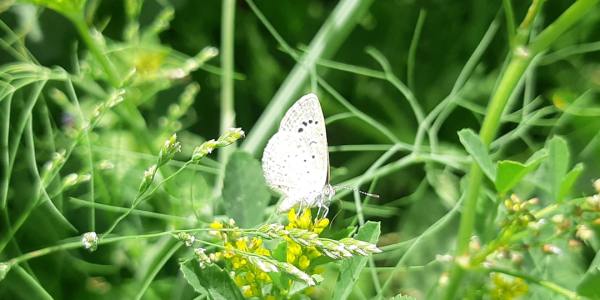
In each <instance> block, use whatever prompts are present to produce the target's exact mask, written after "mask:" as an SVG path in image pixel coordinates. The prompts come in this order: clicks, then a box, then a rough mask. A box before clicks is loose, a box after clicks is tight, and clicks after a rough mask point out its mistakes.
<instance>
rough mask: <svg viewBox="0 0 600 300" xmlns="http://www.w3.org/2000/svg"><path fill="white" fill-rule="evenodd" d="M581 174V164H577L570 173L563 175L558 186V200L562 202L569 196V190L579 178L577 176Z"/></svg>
mask: <svg viewBox="0 0 600 300" xmlns="http://www.w3.org/2000/svg"><path fill="white" fill-rule="evenodd" d="M581 172H583V164H581V163H578V164H576V165H575V167H573V169H571V171H569V173H567V175H565V177H564V179H563V181H562V182H561V184H560V190H559V192H558V199H560V200H563V199H565V197H567V196H568V195H569V193H570V192H571V188H572V187H573V185H574V184H575V182H576V181H577V178H579V175H581Z"/></svg>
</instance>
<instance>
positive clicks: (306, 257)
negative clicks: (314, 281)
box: [285, 208, 329, 273]
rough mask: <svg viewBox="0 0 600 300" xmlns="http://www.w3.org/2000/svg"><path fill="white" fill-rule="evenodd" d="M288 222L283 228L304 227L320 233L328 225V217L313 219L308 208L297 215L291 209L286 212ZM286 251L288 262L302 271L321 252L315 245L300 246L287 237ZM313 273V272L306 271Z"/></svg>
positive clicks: (306, 268) (307, 267)
mask: <svg viewBox="0 0 600 300" xmlns="http://www.w3.org/2000/svg"><path fill="white" fill-rule="evenodd" d="M288 221H289V224H288V225H287V226H286V227H285V229H287V230H289V229H294V228H298V229H304V230H307V231H311V232H314V233H316V234H320V233H321V232H323V230H324V229H325V228H326V227H327V225H329V219H327V218H323V219H315V220H314V221H313V219H312V215H311V212H310V208H307V209H305V210H304V211H303V212H302V214H301V215H300V216H299V217H298V216H297V215H296V210H295V209H293V208H292V209H291V210H290V211H289V213H288ZM286 240H287V252H286V260H287V262H288V263H289V264H292V265H294V266H296V267H298V268H300V269H301V270H303V271H306V270H308V269H309V267H310V262H311V260H313V259H315V258H317V257H319V256H321V253H320V252H319V251H318V250H317V249H316V248H315V247H302V246H301V245H300V244H298V243H296V242H294V241H292V240H291V239H289V238H287V239H286ZM308 273H313V272H308Z"/></svg>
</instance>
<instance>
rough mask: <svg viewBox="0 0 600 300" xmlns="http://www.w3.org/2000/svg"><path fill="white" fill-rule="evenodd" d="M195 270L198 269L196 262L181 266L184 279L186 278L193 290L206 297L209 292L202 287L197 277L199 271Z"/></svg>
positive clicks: (181, 264) (192, 261)
mask: <svg viewBox="0 0 600 300" xmlns="http://www.w3.org/2000/svg"><path fill="white" fill-rule="evenodd" d="M195 268H198V262H197V261H195V260H191V261H188V262H185V263H180V264H179V269H180V270H181V273H183V278H185V280H187V282H188V283H189V284H190V285H191V286H192V288H194V291H196V292H197V293H199V294H203V295H206V294H207V293H208V291H207V290H206V289H205V288H204V287H202V285H200V280H198V276H196V272H197V271H195V270H194V269H195Z"/></svg>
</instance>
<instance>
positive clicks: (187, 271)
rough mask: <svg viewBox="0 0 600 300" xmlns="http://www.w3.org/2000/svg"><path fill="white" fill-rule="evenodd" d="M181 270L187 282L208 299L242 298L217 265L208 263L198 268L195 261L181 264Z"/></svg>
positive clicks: (227, 276) (225, 273)
mask: <svg viewBox="0 0 600 300" xmlns="http://www.w3.org/2000/svg"><path fill="white" fill-rule="evenodd" d="M181 270H182V271H183V274H184V276H185V279H186V280H187V282H188V283H189V284H190V285H191V286H192V287H193V288H194V290H196V291H197V292H199V293H203V294H206V295H207V296H208V298H209V299H214V300H227V299H244V296H242V294H241V293H240V290H239V289H238V287H237V286H236V285H235V283H233V281H232V280H231V277H229V275H228V274H227V272H225V271H224V270H221V268H219V267H218V266H215V265H210V266H207V267H206V268H204V269H200V268H199V267H198V264H197V263H195V262H188V263H185V264H181Z"/></svg>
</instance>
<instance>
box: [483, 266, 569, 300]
mask: <svg viewBox="0 0 600 300" xmlns="http://www.w3.org/2000/svg"><path fill="white" fill-rule="evenodd" d="M489 271H490V272H496V273H502V274H506V275H510V276H513V277H518V278H521V279H524V280H526V281H528V282H531V283H535V284H537V285H539V286H543V287H545V288H547V289H549V290H551V291H553V292H555V293H557V294H559V295H562V296H565V297H567V298H568V299H581V297H579V295H577V293H576V292H574V291H571V290H569V289H567V288H564V287H562V286H560V285H558V284H556V283H554V282H551V281H548V280H542V279H538V278H535V277H533V276H531V275H528V274H525V273H521V272H517V271H513V270H509V269H503V268H497V267H494V268H490V269H489Z"/></svg>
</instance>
